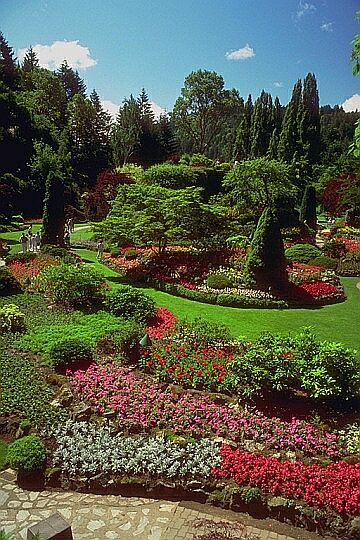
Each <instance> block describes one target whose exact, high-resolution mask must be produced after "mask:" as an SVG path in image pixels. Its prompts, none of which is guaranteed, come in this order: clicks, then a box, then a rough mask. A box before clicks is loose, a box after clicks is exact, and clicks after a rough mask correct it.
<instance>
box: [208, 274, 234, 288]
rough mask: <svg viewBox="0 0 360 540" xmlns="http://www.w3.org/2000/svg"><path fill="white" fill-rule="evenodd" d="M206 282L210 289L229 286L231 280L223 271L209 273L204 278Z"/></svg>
mask: <svg viewBox="0 0 360 540" xmlns="http://www.w3.org/2000/svg"><path fill="white" fill-rule="evenodd" d="M206 284H207V286H208V287H210V288H211V289H227V288H228V287H231V285H232V283H231V280H230V279H229V278H228V277H227V276H226V275H225V274H223V273H216V272H214V273H212V274H209V275H208V277H207V279H206Z"/></svg>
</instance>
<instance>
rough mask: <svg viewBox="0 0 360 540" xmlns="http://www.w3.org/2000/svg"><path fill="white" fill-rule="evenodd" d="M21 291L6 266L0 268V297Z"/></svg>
mask: <svg viewBox="0 0 360 540" xmlns="http://www.w3.org/2000/svg"><path fill="white" fill-rule="evenodd" d="M20 291H21V285H20V283H19V282H18V281H17V279H15V278H14V276H13V275H12V273H11V272H10V270H9V269H8V268H6V266H0V296H9V295H10V294H15V293H17V292H20Z"/></svg>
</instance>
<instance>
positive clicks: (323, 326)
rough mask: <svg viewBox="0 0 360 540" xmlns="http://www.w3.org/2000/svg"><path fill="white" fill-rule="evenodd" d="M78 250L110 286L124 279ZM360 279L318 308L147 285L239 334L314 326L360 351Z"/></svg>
mask: <svg viewBox="0 0 360 540" xmlns="http://www.w3.org/2000/svg"><path fill="white" fill-rule="evenodd" d="M77 252H78V254H79V255H80V256H81V257H82V258H83V259H84V261H85V262H88V263H91V264H93V265H94V267H96V268H97V269H98V270H99V271H100V272H101V273H102V275H103V276H104V277H105V278H106V279H108V281H109V284H110V285H111V286H113V287H116V286H117V285H118V283H119V281H121V280H120V279H119V274H117V273H116V272H115V271H113V270H111V269H110V268H108V267H106V266H104V265H103V264H101V263H99V262H98V261H97V260H96V253H95V252H94V251H89V250H85V249H81V250H77ZM359 281H360V279H359V278H342V283H343V285H344V287H345V292H346V295H347V300H346V301H345V302H342V303H340V304H332V305H330V306H324V307H321V308H316V309H309V308H308V309H284V310H279V309H239V308H229V307H223V306H215V305H211V304H202V303H200V302H194V301H191V300H187V299H185V298H179V297H176V296H172V295H170V294H167V293H164V292H161V291H157V290H155V289H152V288H146V293H147V294H148V295H150V296H151V297H152V298H154V300H155V301H156V303H157V304H158V305H159V306H165V307H167V308H168V309H170V310H171V311H172V312H173V313H174V314H175V315H176V316H177V317H187V318H189V319H194V318H195V317H203V318H205V319H207V320H209V321H212V322H217V323H222V324H226V325H227V326H228V327H229V328H230V330H231V332H232V333H233V335H234V336H236V337H238V336H247V337H249V338H251V339H252V338H255V337H256V336H258V335H259V333H260V332H263V331H265V330H267V331H271V332H281V333H289V332H298V331H299V330H300V329H301V328H303V327H305V326H311V327H313V329H314V331H315V333H316V334H317V335H318V337H319V338H320V339H326V340H330V341H339V342H341V343H344V344H345V345H347V346H348V347H352V348H355V349H357V350H359V351H360V332H359V321H360V290H359V289H358V288H357V287H356V283H357V282H359Z"/></svg>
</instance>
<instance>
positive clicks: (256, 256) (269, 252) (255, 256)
mask: <svg viewBox="0 0 360 540" xmlns="http://www.w3.org/2000/svg"><path fill="white" fill-rule="evenodd" d="M243 276H244V282H245V283H246V284H249V285H250V284H251V285H252V284H254V283H256V284H257V285H258V287H260V288H262V287H268V286H269V285H270V286H273V287H275V288H278V289H281V288H282V287H284V285H286V283H287V273H286V260H285V255H284V244H283V241H282V238H281V232H280V227H279V223H278V220H277V216H276V214H275V212H274V211H273V210H271V209H270V208H265V210H264V211H263V213H262V215H261V217H260V219H259V221H258V224H257V227H256V231H255V234H254V237H253V240H252V242H251V251H250V253H249V254H248V256H247V258H246V261H245V265H244V270H243Z"/></svg>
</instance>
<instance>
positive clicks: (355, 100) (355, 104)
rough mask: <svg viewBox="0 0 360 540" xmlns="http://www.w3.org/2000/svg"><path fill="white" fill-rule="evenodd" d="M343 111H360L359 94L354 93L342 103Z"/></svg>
mask: <svg viewBox="0 0 360 540" xmlns="http://www.w3.org/2000/svg"><path fill="white" fill-rule="evenodd" d="M341 106H342V108H343V109H344V111H345V112H351V111H356V110H357V111H360V94H354V95H353V96H351V97H349V98H348V99H346V100H345V101H344V103H342V105H341Z"/></svg>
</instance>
